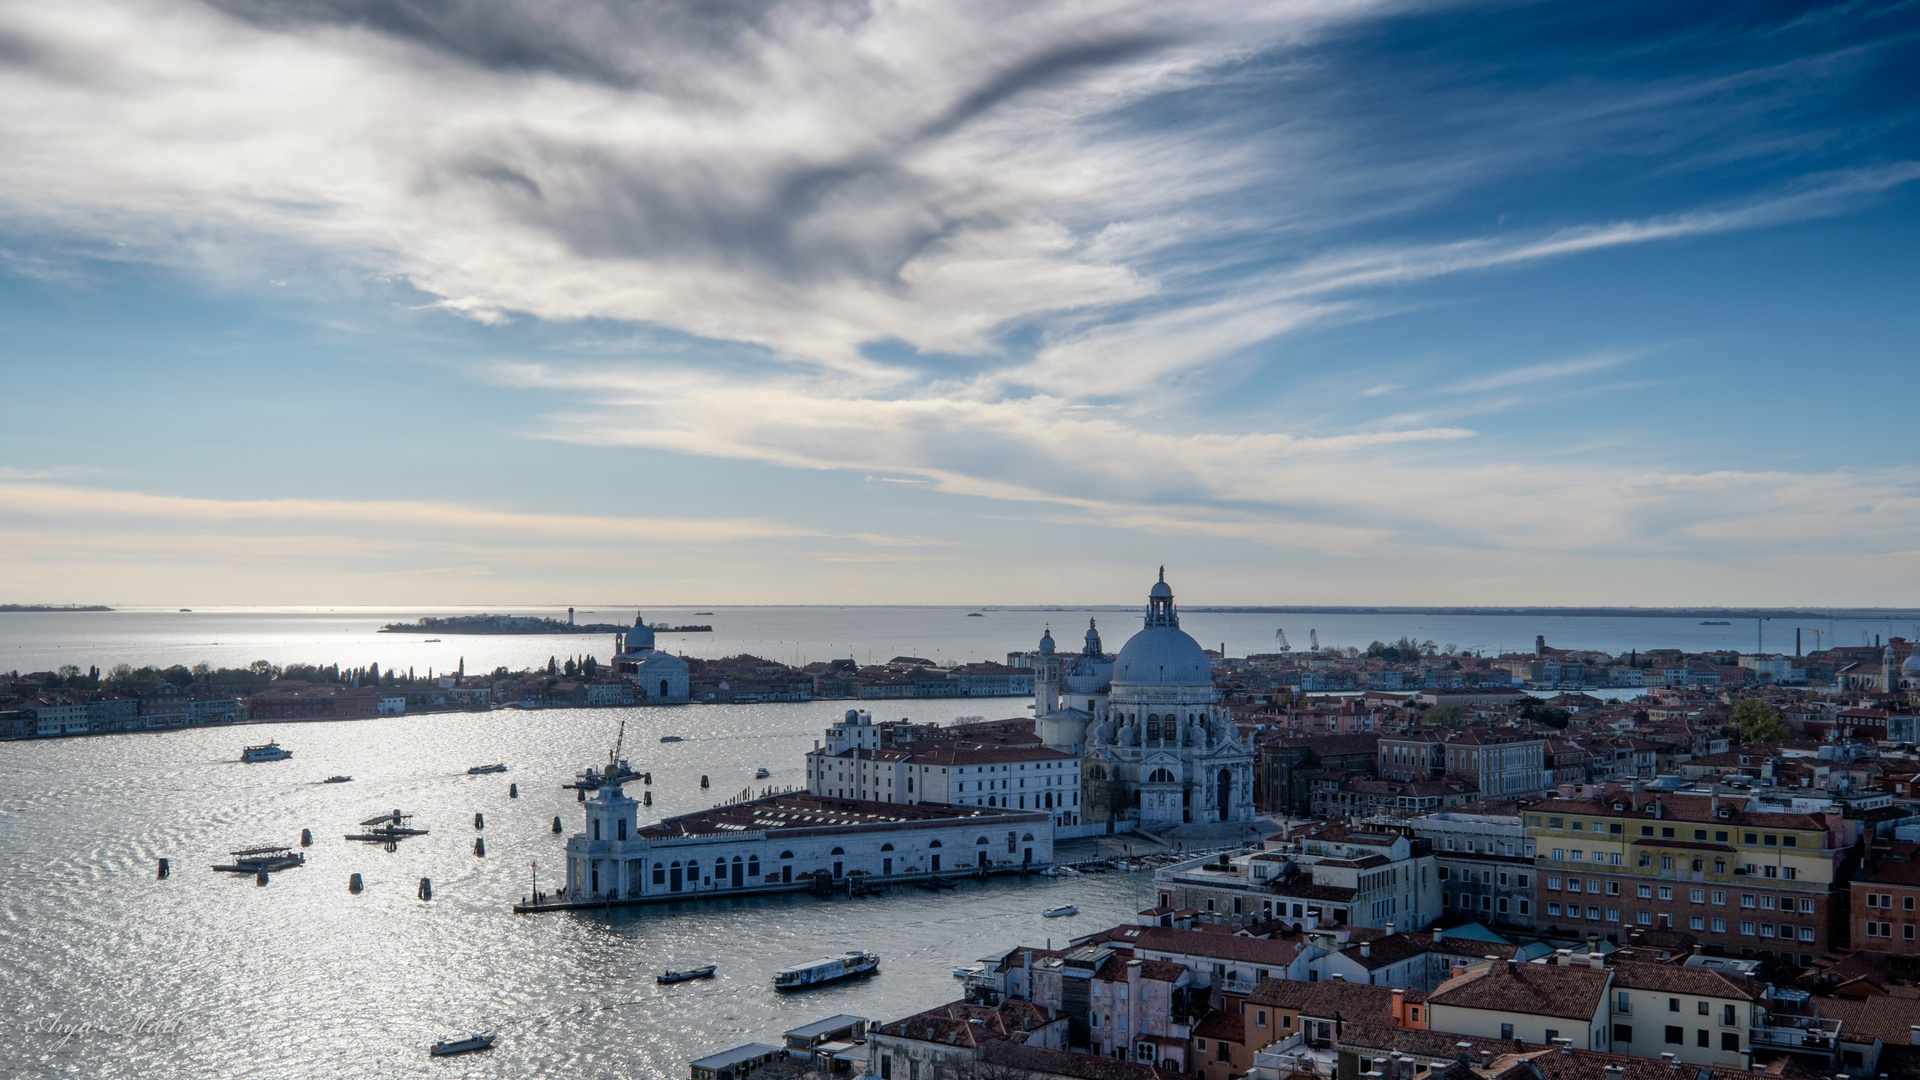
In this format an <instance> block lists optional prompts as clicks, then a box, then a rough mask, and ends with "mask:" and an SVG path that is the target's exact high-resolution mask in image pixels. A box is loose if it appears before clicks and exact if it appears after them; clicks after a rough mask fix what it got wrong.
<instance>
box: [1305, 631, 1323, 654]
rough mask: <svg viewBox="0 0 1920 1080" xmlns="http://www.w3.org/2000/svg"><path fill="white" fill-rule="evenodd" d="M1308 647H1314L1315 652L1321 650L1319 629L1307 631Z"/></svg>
mask: <svg viewBox="0 0 1920 1080" xmlns="http://www.w3.org/2000/svg"><path fill="white" fill-rule="evenodd" d="M1307 647H1308V648H1309V649H1312V650H1313V651H1314V652H1319V651H1320V631H1318V630H1309V631H1307Z"/></svg>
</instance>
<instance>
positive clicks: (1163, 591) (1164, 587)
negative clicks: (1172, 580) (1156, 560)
mask: <svg viewBox="0 0 1920 1080" xmlns="http://www.w3.org/2000/svg"><path fill="white" fill-rule="evenodd" d="M1147 595H1148V596H1149V597H1151V598H1153V599H1155V600H1171V599H1173V587H1172V586H1171V585H1168V584H1167V583H1166V581H1164V580H1161V581H1156V582H1154V583H1153V588H1151V589H1148V590H1147Z"/></svg>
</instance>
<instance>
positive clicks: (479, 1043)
mask: <svg viewBox="0 0 1920 1080" xmlns="http://www.w3.org/2000/svg"><path fill="white" fill-rule="evenodd" d="M497 1037H498V1036H494V1035H469V1036H467V1037H466V1038H464V1039H448V1040H446V1041H444V1042H437V1043H434V1044H433V1051H432V1053H433V1056H434V1057H452V1056H453V1055H454V1054H471V1053H473V1052H474V1051H475V1050H491V1049H493V1042H494V1039H495V1038H497Z"/></svg>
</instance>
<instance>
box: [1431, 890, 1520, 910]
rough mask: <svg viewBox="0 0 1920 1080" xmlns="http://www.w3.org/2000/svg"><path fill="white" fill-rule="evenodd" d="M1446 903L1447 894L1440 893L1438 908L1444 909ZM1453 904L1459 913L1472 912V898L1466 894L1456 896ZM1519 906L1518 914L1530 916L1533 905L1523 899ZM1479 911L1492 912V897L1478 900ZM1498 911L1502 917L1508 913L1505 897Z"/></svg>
mask: <svg viewBox="0 0 1920 1080" xmlns="http://www.w3.org/2000/svg"><path fill="white" fill-rule="evenodd" d="M1447 903H1448V900H1447V894H1446V893H1441V894H1440V906H1441V907H1446V906H1447ZM1454 904H1455V906H1456V907H1458V908H1459V909H1460V910H1461V911H1472V910H1473V897H1472V895H1470V894H1468V893H1460V894H1458V896H1457V897H1456V898H1455V901H1454ZM1519 904H1520V914H1522V915H1531V914H1533V904H1532V903H1531V902H1530V901H1527V900H1524V899H1523V900H1521V901H1519ZM1480 910H1481V911H1492V910H1494V907H1493V897H1491V896H1483V897H1481V898H1480ZM1499 910H1500V914H1502V915H1505V914H1507V912H1508V910H1509V908H1508V906H1507V898H1506V897H1504V896H1503V897H1501V898H1500V908H1499Z"/></svg>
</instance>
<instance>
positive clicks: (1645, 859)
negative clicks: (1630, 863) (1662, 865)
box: [1640, 852, 1653, 866]
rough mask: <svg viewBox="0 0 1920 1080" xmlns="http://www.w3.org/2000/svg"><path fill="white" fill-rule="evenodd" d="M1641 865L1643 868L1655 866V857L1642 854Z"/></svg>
mask: <svg viewBox="0 0 1920 1080" xmlns="http://www.w3.org/2000/svg"><path fill="white" fill-rule="evenodd" d="M1640 865H1641V866H1652V865H1653V856H1651V855H1648V854H1646V853H1645V852H1642V853H1641V854H1640Z"/></svg>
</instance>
